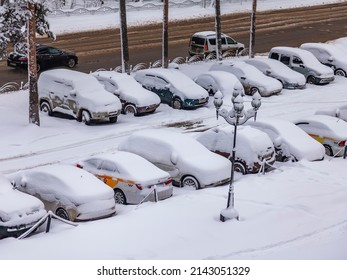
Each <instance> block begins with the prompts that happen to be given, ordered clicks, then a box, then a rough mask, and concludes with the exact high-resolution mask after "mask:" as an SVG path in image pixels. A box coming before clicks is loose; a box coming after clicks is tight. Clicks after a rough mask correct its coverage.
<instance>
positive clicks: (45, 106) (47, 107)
mask: <svg viewBox="0 0 347 280" xmlns="http://www.w3.org/2000/svg"><path fill="white" fill-rule="evenodd" d="M40 110H41V112H43V113H45V114H47V115H48V116H52V115H53V113H52V109H51V106H50V105H49V103H48V102H47V101H43V102H42V103H41V105H40Z"/></svg>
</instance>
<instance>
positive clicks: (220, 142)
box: [196, 126, 276, 174]
mask: <svg viewBox="0 0 347 280" xmlns="http://www.w3.org/2000/svg"><path fill="white" fill-rule="evenodd" d="M196 140H198V141H199V142H200V143H201V144H203V145H204V146H205V147H206V148H207V149H209V150H210V151H212V152H214V153H217V154H219V155H222V156H224V157H226V158H228V159H230V160H232V150H233V145H234V128H233V127H231V126H219V127H216V128H211V129H209V130H206V131H204V132H202V133H200V134H199V135H198V136H197V138H196ZM275 160H276V159H275V148H274V146H273V143H272V141H271V139H270V138H269V136H268V135H267V134H266V133H264V132H262V131H260V130H258V129H254V128H252V127H248V126H241V127H239V129H238V130H237V134H236V157H235V162H234V170H235V171H237V172H241V173H242V174H249V173H258V172H259V171H260V170H261V168H262V166H263V165H264V168H265V170H268V169H269V167H271V166H272V165H273V163H274V162H275Z"/></svg>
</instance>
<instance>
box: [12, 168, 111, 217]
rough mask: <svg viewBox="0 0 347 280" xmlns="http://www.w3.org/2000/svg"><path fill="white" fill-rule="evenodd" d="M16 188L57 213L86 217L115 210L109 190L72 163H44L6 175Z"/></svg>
mask: <svg viewBox="0 0 347 280" xmlns="http://www.w3.org/2000/svg"><path fill="white" fill-rule="evenodd" d="M8 178H9V179H10V181H11V182H14V185H15V187H16V188H17V189H19V190H20V191H22V192H24V193H27V194H30V195H33V196H36V197H37V198H39V199H40V200H41V201H42V202H43V203H44V205H45V208H46V210H47V211H48V210H50V211H52V212H53V213H55V214H56V215H57V216H59V217H61V218H63V219H66V220H70V221H87V220H94V219H101V218H105V217H109V216H112V215H113V214H114V213H115V212H116V204H115V200H114V197H113V191H112V190H111V189H110V188H109V187H108V186H106V185H105V184H104V183H103V182H101V181H100V180H99V179H97V178H96V177H95V176H94V175H92V174H90V173H89V172H87V171H84V170H82V169H80V168H77V167H75V166H72V165H63V164H61V165H46V166H40V167H36V168H33V169H28V170H24V171H19V172H17V173H13V174H10V175H9V176H8Z"/></svg>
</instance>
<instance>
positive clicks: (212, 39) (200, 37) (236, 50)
mask: <svg viewBox="0 0 347 280" xmlns="http://www.w3.org/2000/svg"><path fill="white" fill-rule="evenodd" d="M221 40H222V42H221V43H222V52H226V51H229V52H233V54H240V53H242V51H243V50H244V49H245V45H244V44H242V43H239V42H237V41H236V40H235V39H233V38H231V37H230V36H227V35H225V34H224V33H221ZM216 41H217V40H216V32H215V31H201V32H197V33H194V34H193V35H192V37H191V38H190V41H189V48H188V53H189V55H190V56H193V55H201V56H206V55H208V54H210V53H216V49H217V47H216Z"/></svg>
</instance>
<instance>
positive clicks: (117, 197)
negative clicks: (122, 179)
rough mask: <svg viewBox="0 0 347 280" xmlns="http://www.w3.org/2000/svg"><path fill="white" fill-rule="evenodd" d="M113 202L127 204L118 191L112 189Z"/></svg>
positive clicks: (123, 196) (121, 193)
mask: <svg viewBox="0 0 347 280" xmlns="http://www.w3.org/2000/svg"><path fill="white" fill-rule="evenodd" d="M114 200H115V201H116V203H118V204H127V200H126V197H125V195H124V193H123V192H122V191H121V190H120V189H117V188H116V189H114Z"/></svg>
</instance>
